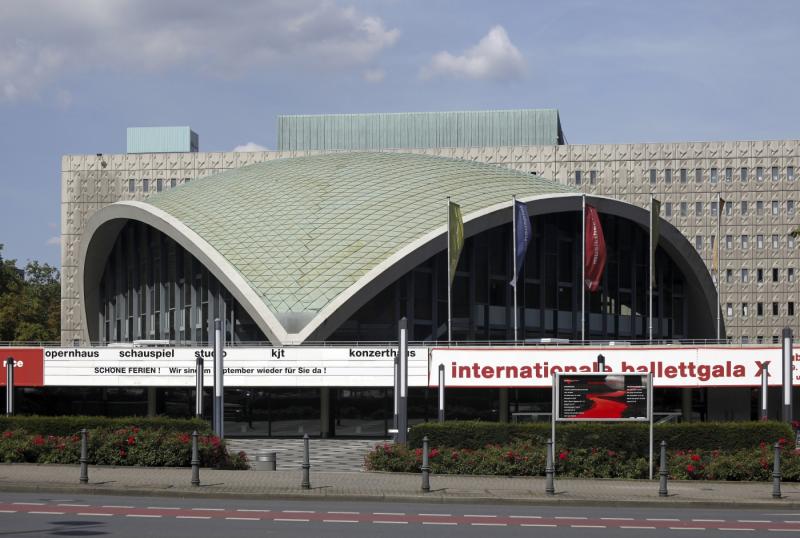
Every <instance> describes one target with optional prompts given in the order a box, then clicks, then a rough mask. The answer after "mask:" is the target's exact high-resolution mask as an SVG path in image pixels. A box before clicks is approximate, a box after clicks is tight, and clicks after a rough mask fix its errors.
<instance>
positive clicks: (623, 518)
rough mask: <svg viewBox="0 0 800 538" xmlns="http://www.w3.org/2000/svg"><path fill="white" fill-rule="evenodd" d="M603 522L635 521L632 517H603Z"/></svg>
mask: <svg viewBox="0 0 800 538" xmlns="http://www.w3.org/2000/svg"><path fill="white" fill-rule="evenodd" d="M600 519H601V520H603V521H633V518H632V517H601V518H600Z"/></svg>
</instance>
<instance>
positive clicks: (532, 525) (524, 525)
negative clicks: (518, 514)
mask: <svg viewBox="0 0 800 538" xmlns="http://www.w3.org/2000/svg"><path fill="white" fill-rule="evenodd" d="M520 527H557V525H552V524H549V523H521V524H520Z"/></svg>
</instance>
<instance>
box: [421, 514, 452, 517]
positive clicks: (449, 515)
mask: <svg viewBox="0 0 800 538" xmlns="http://www.w3.org/2000/svg"><path fill="white" fill-rule="evenodd" d="M417 515H418V516H425V517H453V514H417Z"/></svg>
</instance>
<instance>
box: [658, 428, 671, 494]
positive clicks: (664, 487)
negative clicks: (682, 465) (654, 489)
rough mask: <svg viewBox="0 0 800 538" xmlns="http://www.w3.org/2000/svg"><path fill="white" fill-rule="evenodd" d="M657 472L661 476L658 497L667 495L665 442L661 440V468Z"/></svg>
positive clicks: (667, 472)
mask: <svg viewBox="0 0 800 538" xmlns="http://www.w3.org/2000/svg"><path fill="white" fill-rule="evenodd" d="M658 474H659V475H660V476H661V479H660V480H659V483H658V496H659V497H666V496H667V495H669V492H668V491H667V478H668V477H669V471H667V442H666V441H661V470H659V471H658Z"/></svg>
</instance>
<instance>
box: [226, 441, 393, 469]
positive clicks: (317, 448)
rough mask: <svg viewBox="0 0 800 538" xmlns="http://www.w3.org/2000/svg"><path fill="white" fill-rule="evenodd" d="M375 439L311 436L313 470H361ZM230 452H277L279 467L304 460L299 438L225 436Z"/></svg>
mask: <svg viewBox="0 0 800 538" xmlns="http://www.w3.org/2000/svg"><path fill="white" fill-rule="evenodd" d="M383 442H384V441H381V440H376V439H311V441H310V446H309V457H310V460H311V469H312V470H314V471H360V470H362V469H363V468H364V456H366V455H367V453H368V452H369V451H370V450H372V448H373V447H374V446H375V445H377V444H382V443H383ZM227 444H228V448H229V450H230V451H231V452H239V451H240V450H242V451H244V452H245V454H247V456H248V458H250V459H252V458H254V457H255V455H256V454H257V453H259V452H276V453H277V467H278V470H279V471H290V470H293V469H300V465H302V463H303V440H302V439H228V440H227Z"/></svg>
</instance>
